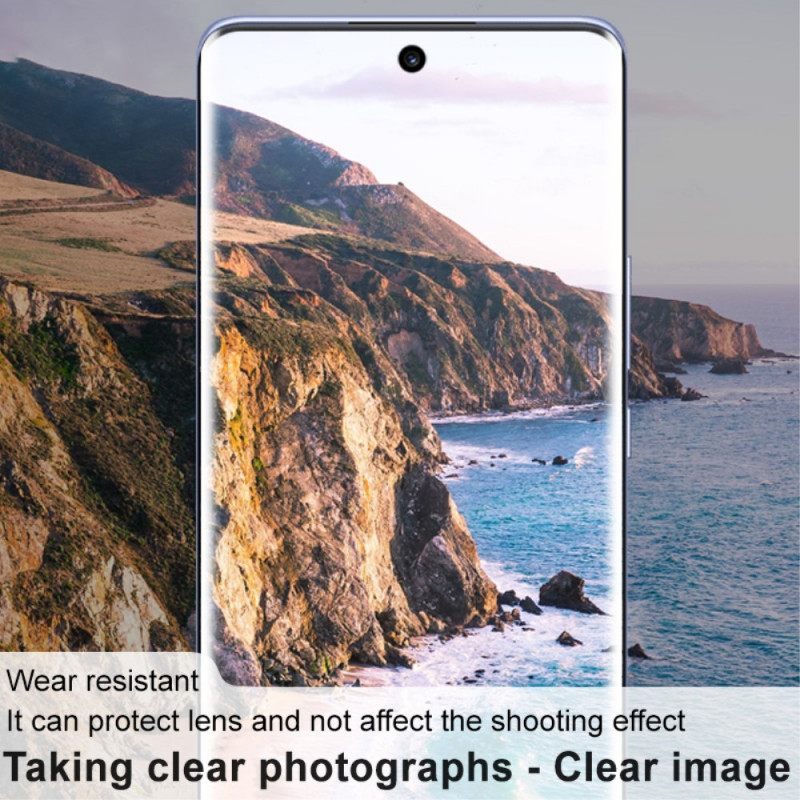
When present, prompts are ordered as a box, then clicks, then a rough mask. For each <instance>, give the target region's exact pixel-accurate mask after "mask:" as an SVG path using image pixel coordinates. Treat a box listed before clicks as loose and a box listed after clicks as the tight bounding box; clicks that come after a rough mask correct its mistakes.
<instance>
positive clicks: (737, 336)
mask: <svg viewBox="0 0 800 800" xmlns="http://www.w3.org/2000/svg"><path fill="white" fill-rule="evenodd" d="M631 323H632V329H633V332H634V333H635V334H636V336H638V337H639V339H640V340H641V341H642V343H643V344H645V345H646V346H647V347H648V348H649V350H650V351H651V353H652V354H653V359H654V361H655V363H656V365H658V366H659V368H661V369H663V368H669V367H670V366H674V365H676V364H680V363H681V362H682V361H687V362H690V363H691V362H700V361H718V360H720V359H725V358H743V359H745V360H747V359H749V358H755V357H759V356H766V355H772V354H774V351H772V350H768V349H766V348H764V347H763V346H762V345H761V342H760V341H759V340H758V334H757V333H756V329H755V327H754V326H753V325H749V324H745V323H742V322H735V321H733V320H730V319H726V318H725V317H723V316H721V315H720V314H718V313H717V312H716V311H714V310H713V309H711V308H709V307H708V306H705V305H701V304H700V303H689V302H686V301H684V300H662V299H661V298H656V297H635V298H634V299H633V309H632V319H631Z"/></svg>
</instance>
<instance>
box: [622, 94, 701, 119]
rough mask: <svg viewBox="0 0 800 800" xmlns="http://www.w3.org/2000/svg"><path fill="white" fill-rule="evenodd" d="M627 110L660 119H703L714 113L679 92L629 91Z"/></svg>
mask: <svg viewBox="0 0 800 800" xmlns="http://www.w3.org/2000/svg"><path fill="white" fill-rule="evenodd" d="M628 110H629V111H630V112H631V113H633V114H643V115H644V114H646V115H649V116H662V117H705V116H713V115H714V113H715V112H714V111H712V109H710V108H708V107H707V106H702V105H700V104H698V103H697V102H695V101H694V100H692V98H690V97H687V96H686V95H685V94H681V93H680V92H640V91H631V92H629V93H628Z"/></svg>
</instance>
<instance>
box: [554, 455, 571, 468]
mask: <svg viewBox="0 0 800 800" xmlns="http://www.w3.org/2000/svg"><path fill="white" fill-rule="evenodd" d="M568 462H569V459H568V458H564V456H556V457H555V458H554V459H553V465H554V466H556V467H563V466H564V464H566V463H568Z"/></svg>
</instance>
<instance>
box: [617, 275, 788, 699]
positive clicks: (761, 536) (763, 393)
mask: <svg viewBox="0 0 800 800" xmlns="http://www.w3.org/2000/svg"><path fill="white" fill-rule="evenodd" d="M642 293H643V294H645V293H646V294H652V295H655V296H661V297H676V298H680V299H686V300H692V301H695V302H704V303H706V304H708V305H710V306H711V307H712V308H714V309H715V310H716V311H718V312H719V313H721V314H723V315H724V316H728V317H731V318H732V319H737V320H740V321H744V322H752V323H754V324H755V325H756V329H757V330H758V333H759V337H760V339H761V342H762V344H763V345H764V346H765V347H770V348H772V349H775V350H780V351H783V352H787V353H793V354H797V353H798V338H800V330H799V329H798V291H797V288H796V287H775V286H744V287H732V286H729V287H708V286H699V287H648V291H646V292H645V291H642ZM748 370H749V372H748V374H747V375H711V374H709V373H708V365H693V366H689V367H688V368H687V371H688V374H687V375H680V376H679V378H680V380H681V381H682V382H683V384H684V385H685V386H692V387H694V388H695V389H698V390H699V391H700V392H702V393H703V394H705V395H708V399H706V400H700V401H697V402H693V403H681V402H675V401H667V402H652V401H651V402H649V403H641V404H638V405H636V406H634V407H633V409H632V419H631V425H632V430H633V440H632V445H633V457H632V459H631V461H630V464H629V471H628V478H629V483H628V489H629V494H628V524H629V529H628V539H627V556H628V615H627V618H628V631H629V638H630V641H639V642H641V643H642V645H643V646H644V647H645V649H646V650H647V651H648V652H649V653H650V654H651V655H652V656H653V660H652V661H632V662H630V663H629V681H630V683H632V684H635V685H644V686H656V685H662V686H664V685H666V686H748V685H756V686H790V685H791V686H796V685H797V684H798V681H799V680H800V676H799V675H798V663H799V662H800V644H798V643H799V642H800V608H798V596H799V593H798V587H799V586H800V558H799V556H800V525H799V524H798V485H800V469H799V467H800V461H799V460H798V455H799V453H800V449H799V448H800V426H799V424H798V403H799V402H800V399H799V398H800V391H799V389H800V362H799V361H788V362H787V361H780V360H779V361H775V362H774V363H766V362H764V361H757V362H755V363H754V364H753V365H752V366H749V367H748Z"/></svg>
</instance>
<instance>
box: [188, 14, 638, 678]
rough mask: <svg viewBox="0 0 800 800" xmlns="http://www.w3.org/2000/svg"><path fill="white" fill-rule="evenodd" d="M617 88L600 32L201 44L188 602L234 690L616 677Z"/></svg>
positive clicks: (292, 29) (307, 29)
mask: <svg viewBox="0 0 800 800" xmlns="http://www.w3.org/2000/svg"><path fill="white" fill-rule="evenodd" d="M623 93H624V64H623V53H622V48H621V46H620V44H619V42H618V41H617V40H616V39H615V38H614V36H613V35H611V34H609V32H608V31H607V30H606V29H605V28H603V27H601V26H596V25H594V24H591V23H577V24H576V23H571V24H569V23H563V24H556V23H539V24H531V23H527V24H526V23H518V24H512V23H505V24H500V23H496V24H488V23H487V24H478V25H472V26H470V25H449V26H448V25H433V24H427V25H425V24H417V25H411V24H397V25H393V26H390V25H382V26H381V25H378V26H369V25H366V24H362V25H355V26H349V27H348V26H347V25H345V24H343V23H337V24H332V25H325V24H323V23H317V24H313V23H312V24H297V25H293V26H292V25H288V26H283V27H280V26H276V25H272V26H271V27H270V26H269V24H260V25H259V24H232V25H230V26H227V27H222V28H220V29H218V30H217V31H216V32H215V33H214V34H212V35H211V36H210V37H209V38H208V39H207V40H206V42H205V44H204V46H203V50H202V53H201V60H200V96H201V106H200V115H201V116H200V158H201V175H200V179H201V183H200V186H201V192H200V203H201V206H200V218H201V226H200V227H201V242H200V245H201V268H200V284H201V292H200V329H201V334H200V335H201V342H200V351H201V352H200V397H201V400H200V451H201V462H200V487H201V493H202V500H201V509H200V512H201V513H200V533H201V537H200V538H201V574H202V590H201V591H202V604H201V606H202V609H201V620H202V640H203V642H204V647H205V648H206V650H207V651H208V652H213V655H214V658H215V659H216V662H217V665H218V666H219V668H220V670H221V672H222V674H223V676H224V677H225V679H226V680H228V681H230V682H232V683H236V684H243V685H289V686H317V685H331V684H352V683H357V684H360V685H373V684H377V685H386V684H388V685H401V686H402V685H412V686H414V685H439V686H444V685H452V684H455V685H460V684H465V683H466V684H476V685H504V686H602V685H613V684H619V683H620V682H621V680H622V659H623V655H622V630H623V550H622V542H623V467H624V447H625V445H624V442H625V431H624V372H625V370H624V362H625V348H624V335H623V332H624V324H625V320H624V315H625V310H624V305H625V303H624V293H625V278H624V270H623V263H624V192H623V154H624V140H623V129H624V101H623Z"/></svg>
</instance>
